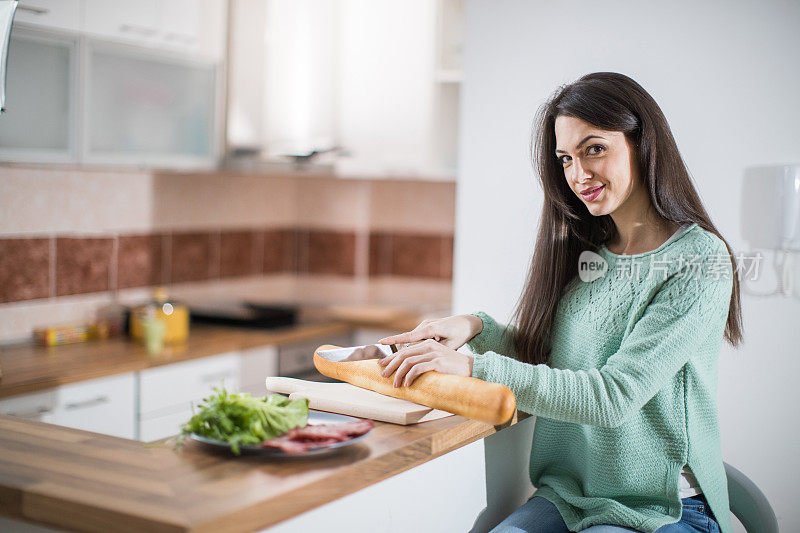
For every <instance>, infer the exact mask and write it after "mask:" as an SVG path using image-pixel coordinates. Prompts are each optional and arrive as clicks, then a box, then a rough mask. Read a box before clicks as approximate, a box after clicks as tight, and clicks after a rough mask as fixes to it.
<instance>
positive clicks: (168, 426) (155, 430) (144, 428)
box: [139, 409, 192, 442]
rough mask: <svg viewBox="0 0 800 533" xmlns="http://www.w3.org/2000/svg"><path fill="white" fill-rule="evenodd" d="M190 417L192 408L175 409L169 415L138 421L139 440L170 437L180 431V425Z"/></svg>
mask: <svg viewBox="0 0 800 533" xmlns="http://www.w3.org/2000/svg"><path fill="white" fill-rule="evenodd" d="M191 417H192V410H191V409H186V410H184V411H177V412H175V413H171V414H169V415H164V416H159V417H158V418H150V419H148V420H142V421H140V422H139V440H140V441H143V442H151V441H154V440H159V439H165V438H167V437H172V436H173V435H177V434H178V433H180V432H181V426H182V425H183V424H185V423H186V422H188V421H189V419H190V418H191Z"/></svg>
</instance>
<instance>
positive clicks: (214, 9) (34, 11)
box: [14, 0, 227, 61]
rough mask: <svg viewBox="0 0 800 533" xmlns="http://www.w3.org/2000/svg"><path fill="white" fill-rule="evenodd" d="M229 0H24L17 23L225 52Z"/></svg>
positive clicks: (189, 50)
mask: <svg viewBox="0 0 800 533" xmlns="http://www.w3.org/2000/svg"><path fill="white" fill-rule="evenodd" d="M226 14H227V2H226V0H22V1H21V2H20V5H19V7H18V8H17V14H16V15H15V17H14V22H15V24H21V25H25V26H34V27H38V28H46V29H51V30H60V31H69V32H73V33H82V34H85V35H88V36H91V37H94V38H100V39H107V40H111V41H115V42H121V43H128V44H135V45H138V46H146V47H150V48H158V49H164V50H171V51H175V52H180V53H184V54H188V55H195V56H200V57H203V58H206V59H212V60H216V61H220V60H222V59H223V58H224V57H225V18H226V16H227V15H226Z"/></svg>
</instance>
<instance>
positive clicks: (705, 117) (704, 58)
mask: <svg viewBox="0 0 800 533" xmlns="http://www.w3.org/2000/svg"><path fill="white" fill-rule="evenodd" d="M798 28H800V3H797V2H791V1H776V0H771V1H762V2H750V1H742V0H737V1H704V2H695V1H687V0H679V1H672V2H666V1H662V2H659V3H655V2H622V1H607V2H602V3H599V4H598V3H597V2H589V1H583V0H579V1H572V2H556V1H537V2H530V1H523V0H519V1H509V0H504V1H501V2H490V1H488V0H467V7H466V32H465V78H466V81H465V83H464V85H463V88H462V101H461V131H460V146H459V150H460V154H461V155H460V159H459V166H460V171H459V182H458V191H457V208H456V209H457V213H456V219H457V220H456V242H455V265H454V291H453V312H454V313H462V312H471V311H474V310H477V309H482V310H485V311H486V312H488V313H489V314H491V315H493V316H495V317H496V318H497V319H498V320H502V321H507V320H508V318H509V317H510V313H511V311H512V309H513V307H514V304H515V303H516V301H517V298H518V296H519V294H520V291H521V289H522V285H523V281H524V278H525V275H526V271H527V267H528V263H529V260H530V255H531V253H532V247H533V243H534V239H535V235H536V230H537V227H538V218H539V212H540V208H541V192H540V191H539V189H538V185H537V184H536V181H535V177H534V174H533V172H532V170H531V165H530V157H529V153H528V143H529V138H530V131H531V124H532V120H533V117H534V114H535V112H536V109H537V108H538V106H539V105H540V104H541V103H542V102H544V100H546V98H547V97H548V96H549V95H550V94H551V93H552V91H554V90H555V89H556V88H557V86H558V85H559V84H562V83H566V82H569V81H572V80H574V79H576V78H578V77H579V76H580V75H582V74H584V73H587V72H593V71H601V70H603V71H606V70H610V71H618V72H622V73H625V74H627V75H629V76H631V77H633V78H634V79H635V80H637V81H638V82H639V83H640V84H642V86H644V88H645V89H647V90H648V91H649V92H650V93H651V94H652V95H653V97H654V98H655V99H656V101H657V102H659V104H660V105H661V107H662V109H663V111H664V113H665V114H666V116H667V119H668V120H669V122H670V125H671V126H672V129H673V133H674V135H675V137H676V139H677V141H678V145H679V147H680V149H681V151H682V153H683V156H684V158H685V160H686V162H687V164H688V166H689V168H690V170H691V171H692V174H693V176H694V179H695V186H696V187H697V190H698V192H699V194H700V196H701V198H702V199H703V201H704V203H705V205H706V208H707V209H708V211H709V213H710V215H711V217H712V219H713V221H714V222H715V224H716V225H717V227H718V228H719V229H720V231H721V232H722V233H723V235H725V237H726V238H727V239H728V241H729V242H730V244H731V246H732V247H733V248H734V250H735V251H748V246H747V244H746V243H745V242H743V241H742V239H741V237H740V234H741V232H740V224H742V222H743V221H742V216H741V211H740V208H739V205H740V201H741V195H740V187H741V182H742V177H743V171H744V168H745V167H746V166H750V165H764V164H777V163H791V162H794V163H798V162H800V135H798V127H799V126H800V98H799V97H798V94H800V93H799V92H798V91H799V90H800V31H798ZM767 264H768V263H767ZM762 265H763V264H762ZM764 281H768V280H764ZM743 306H744V321H745V325H744V326H745V328H744V329H745V332H744V333H745V344H744V345H743V346H742V347H740V349H738V350H736V351H734V350H732V349H731V348H730V347H729V346H727V345H725V347H724V348H723V350H722V351H721V353H720V375H719V380H720V381H719V410H720V420H721V424H722V433H723V435H722V437H723V444H722V446H723V456H724V459H725V460H726V461H727V462H729V463H731V464H733V465H734V466H736V467H737V468H739V469H740V470H742V471H743V472H745V473H746V474H747V475H749V476H750V477H751V478H752V479H753V480H754V481H755V482H756V483H757V484H758V485H759V486H760V487H761V488H762V490H764V492H765V493H766V495H767V497H768V498H769V499H770V501H771V502H772V505H773V507H774V508H775V511H776V513H777V515H778V519H779V521H780V522H781V526H782V529H783V530H785V531H800V510H798V508H797V506H796V503H795V502H796V500H797V499H798V498H800V481H799V480H798V475H797V474H798V473H800V454H798V453H797V450H798V448H799V447H800V436H799V435H800V430H798V428H797V426H796V424H797V422H798V416H797V412H796V410H797V406H799V405H800V387H798V386H797V385H796V384H795V383H794V380H795V379H796V378H797V376H798V374H800V357H798V356H800V344H798V342H797V340H796V338H795V335H796V333H797V329H798V325H799V324H798V323H799V322H800V300H791V299H780V298H769V299H755V298H753V297H750V296H744V297H743ZM527 445H528V446H529V443H527Z"/></svg>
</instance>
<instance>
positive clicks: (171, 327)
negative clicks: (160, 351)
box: [130, 287, 189, 344]
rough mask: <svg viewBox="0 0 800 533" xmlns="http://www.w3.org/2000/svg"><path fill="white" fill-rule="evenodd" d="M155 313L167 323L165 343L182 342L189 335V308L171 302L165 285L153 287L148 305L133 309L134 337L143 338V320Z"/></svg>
mask: <svg viewBox="0 0 800 533" xmlns="http://www.w3.org/2000/svg"><path fill="white" fill-rule="evenodd" d="M150 314H153V315H154V316H155V317H157V318H160V319H161V321H162V322H164V324H165V328H166V330H165V333H164V343H166V344H182V343H184V342H186V338H187V337H188V336H189V309H188V308H187V307H186V306H185V305H181V304H179V303H175V302H171V301H169V299H168V298H167V291H166V289H164V288H163V287H156V288H155V289H153V300H152V301H151V302H150V303H148V304H147V305H143V306H139V307H136V308H134V309H133V310H132V311H131V318H130V333H131V337H133V338H134V339H143V338H144V331H143V327H142V320H144V318H146V317H147V316H150Z"/></svg>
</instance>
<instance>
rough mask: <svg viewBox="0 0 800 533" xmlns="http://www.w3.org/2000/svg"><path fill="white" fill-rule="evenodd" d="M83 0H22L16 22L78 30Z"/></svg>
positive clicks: (15, 18)
mask: <svg viewBox="0 0 800 533" xmlns="http://www.w3.org/2000/svg"><path fill="white" fill-rule="evenodd" d="M81 1H82V0H21V1H20V3H19V5H18V6H17V13H16V14H15V15H14V24H15V25H16V24H20V23H22V24H25V25H30V26H36V27H40V28H51V29H56V30H66V31H71V32H78V31H80V28H81Z"/></svg>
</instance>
